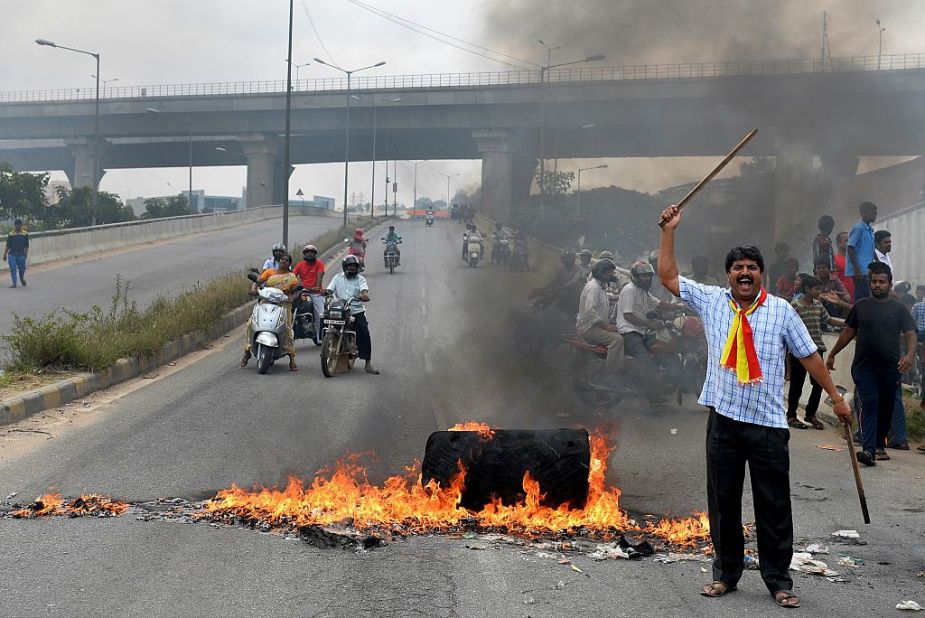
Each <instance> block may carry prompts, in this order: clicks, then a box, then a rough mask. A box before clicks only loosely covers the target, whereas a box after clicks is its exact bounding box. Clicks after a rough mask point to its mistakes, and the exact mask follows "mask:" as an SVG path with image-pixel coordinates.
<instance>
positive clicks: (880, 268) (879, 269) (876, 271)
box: [867, 262, 893, 283]
mask: <svg viewBox="0 0 925 618" xmlns="http://www.w3.org/2000/svg"><path fill="white" fill-rule="evenodd" d="M867 274H868V275H871V276H873V275H886V276H887V279H889V280H890V283H893V271H892V270H890V267H889V266H888V265H887V264H885V263H883V262H871V263H870V264H868V265H867Z"/></svg>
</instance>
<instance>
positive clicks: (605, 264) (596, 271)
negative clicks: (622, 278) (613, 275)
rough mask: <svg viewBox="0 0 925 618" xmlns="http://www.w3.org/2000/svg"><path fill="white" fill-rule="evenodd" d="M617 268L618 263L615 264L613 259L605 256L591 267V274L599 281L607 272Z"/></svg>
mask: <svg viewBox="0 0 925 618" xmlns="http://www.w3.org/2000/svg"><path fill="white" fill-rule="evenodd" d="M616 269H617V266H616V264H614V263H613V262H612V261H611V260H608V259H607V258H604V259H602V260H598V262H597V264H595V265H594V266H592V267H591V276H592V277H594V278H595V279H597V280H598V281H601V280H602V278H603V276H604V273H605V272H607V271H608V270H616Z"/></svg>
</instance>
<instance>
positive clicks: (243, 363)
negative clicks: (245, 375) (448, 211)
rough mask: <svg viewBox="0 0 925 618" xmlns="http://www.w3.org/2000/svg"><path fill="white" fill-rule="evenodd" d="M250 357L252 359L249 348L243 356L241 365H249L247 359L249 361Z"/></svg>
mask: <svg viewBox="0 0 925 618" xmlns="http://www.w3.org/2000/svg"><path fill="white" fill-rule="evenodd" d="M250 359H251V353H250V350H248V351H247V352H245V353H244V356H243V357H242V358H241V366H242V367H247V361H249V360H250Z"/></svg>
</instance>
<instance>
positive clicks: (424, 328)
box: [421, 324, 430, 339]
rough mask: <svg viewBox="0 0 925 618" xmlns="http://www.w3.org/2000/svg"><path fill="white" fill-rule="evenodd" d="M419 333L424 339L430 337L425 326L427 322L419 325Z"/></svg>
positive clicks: (428, 330)
mask: <svg viewBox="0 0 925 618" xmlns="http://www.w3.org/2000/svg"><path fill="white" fill-rule="evenodd" d="M421 333H423V336H424V339H430V329H429V328H427V324H424V325H423V326H422V327H421Z"/></svg>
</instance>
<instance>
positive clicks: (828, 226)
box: [813, 215, 835, 271]
mask: <svg viewBox="0 0 925 618" xmlns="http://www.w3.org/2000/svg"><path fill="white" fill-rule="evenodd" d="M834 229H835V219H833V218H832V217H830V216H829V215H822V216H821V217H819V233H818V234H816V237H815V238H814V239H813V264H818V263H819V262H825V263H826V264H828V266H829V270H832V271H834V270H835V247H834V246H833V245H832V230H834Z"/></svg>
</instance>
